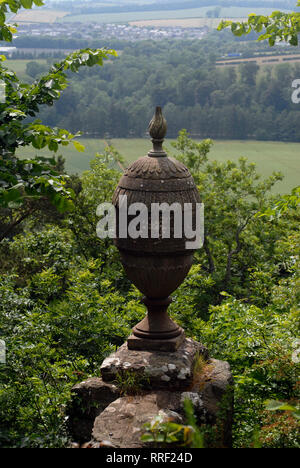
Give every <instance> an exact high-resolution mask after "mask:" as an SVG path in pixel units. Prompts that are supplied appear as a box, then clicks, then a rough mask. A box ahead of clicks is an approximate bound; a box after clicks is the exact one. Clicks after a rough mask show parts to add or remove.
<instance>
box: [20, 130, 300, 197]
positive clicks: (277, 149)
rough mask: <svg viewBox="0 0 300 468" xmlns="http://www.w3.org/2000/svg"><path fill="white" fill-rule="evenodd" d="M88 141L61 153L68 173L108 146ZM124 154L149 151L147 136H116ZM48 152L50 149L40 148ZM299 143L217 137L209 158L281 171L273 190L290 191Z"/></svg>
mask: <svg viewBox="0 0 300 468" xmlns="http://www.w3.org/2000/svg"><path fill="white" fill-rule="evenodd" d="M80 142H81V143H82V144H84V145H85V148H86V150H85V152H84V153H78V152H77V151H76V150H75V148H74V147H73V145H70V146H69V147H64V148H63V149H62V151H61V154H63V156H64V157H65V158H66V169H67V171H68V172H69V173H82V172H83V171H84V170H87V169H89V161H90V160H91V159H92V158H93V157H94V155H95V154H96V153H97V152H102V151H103V150H104V147H105V143H104V141H103V140H97V139H91V138H89V139H88V138H81V139H80ZM110 143H111V144H113V145H114V146H115V148H116V149H117V150H118V151H119V152H120V153H121V154H122V156H123V157H124V158H125V159H126V161H127V162H128V163H130V162H132V161H134V160H135V159H137V158H139V157H140V156H144V155H145V154H147V151H149V149H150V148H151V143H150V141H149V140H147V139H146V138H145V139H115V140H111V142H110ZM170 143H171V140H167V141H166V143H165V148H166V150H167V151H168V153H169V154H171V153H173V154H174V150H173V149H172V146H171V144H170ZM36 153H37V151H36V150H32V151H30V150H28V149H24V150H23V151H21V152H20V153H19V154H20V155H21V156H23V157H31V156H32V155H34V154H36ZM38 153H39V154H45V153H47V151H42V152H38ZM299 155H300V143H281V142H264V141H262V142H260V141H215V143H214V146H213V148H212V150H211V153H210V159H217V160H218V161H226V160H228V159H230V160H232V161H237V160H238V159H239V158H240V157H241V156H244V157H246V158H248V159H249V161H251V162H254V163H256V164H257V168H258V172H259V173H260V174H261V175H263V176H265V177H267V176H269V175H271V174H272V172H273V171H280V172H282V173H283V175H284V176H285V178H284V180H283V181H282V182H279V183H278V184H277V185H276V187H275V189H274V192H278V193H287V192H289V191H290V190H291V189H292V188H293V187H295V186H296V185H299V181H300V156H299Z"/></svg>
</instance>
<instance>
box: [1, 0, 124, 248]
mask: <svg viewBox="0 0 300 468" xmlns="http://www.w3.org/2000/svg"><path fill="white" fill-rule="evenodd" d="M33 5H36V6H42V5H43V2H42V1H41V0H20V1H19V0H8V1H2V2H1V4H0V39H1V40H5V41H9V42H11V40H12V33H13V32H16V30H15V28H14V27H12V26H8V25H6V24H5V13H6V12H7V11H9V10H10V11H11V12H13V13H17V11H18V10H19V9H20V8H22V7H23V8H26V9H30V8H32V6H33ZM115 55H116V52H115V51H113V50H106V49H95V50H92V49H83V50H80V51H76V52H73V53H71V54H69V55H68V56H67V57H66V59H65V60H63V61H61V62H59V63H56V64H54V65H53V66H52V67H51V69H50V71H49V72H48V73H47V74H45V75H44V76H42V77H41V78H40V79H38V80H36V81H35V82H34V83H33V84H25V83H21V82H20V80H19V79H18V78H17V76H16V74H15V73H13V72H12V71H9V70H7V69H6V68H4V67H3V66H2V63H1V62H0V78H1V80H2V82H3V83H4V84H5V102H3V103H1V104H0V124H1V125H0V208H1V207H4V208H11V207H14V208H16V207H18V206H20V205H23V204H26V205H28V203H30V202H31V200H32V199H33V200H36V199H40V198H42V197H47V198H49V199H50V200H51V202H52V203H53V204H54V205H55V206H56V207H57V208H58V209H59V210H60V211H62V212H63V211H65V210H67V209H69V208H70V207H71V206H72V203H71V198H72V192H71V191H70V190H66V189H65V187H64V184H65V178H64V177H62V176H61V175H59V174H58V173H57V172H55V171H54V170H53V168H51V165H53V163H52V160H50V159H48V160H47V159H44V160H42V158H36V159H32V160H19V159H18V158H16V156H15V153H16V150H17V149H18V148H19V147H24V146H28V145H32V146H33V147H34V148H36V149H37V150H40V149H42V148H45V147H48V149H49V151H50V152H54V153H56V152H57V151H58V148H59V145H63V146H65V145H68V144H69V143H70V142H72V141H73V142H74V146H75V148H76V149H78V150H79V151H81V150H82V147H81V145H80V144H79V143H78V142H76V141H74V138H75V137H76V136H78V135H79V134H76V135H73V134H71V133H70V132H68V131H66V130H62V129H58V128H56V127H55V128H51V127H49V126H45V125H42V123H41V121H40V120H35V121H32V118H33V117H35V116H36V114H37V113H38V112H39V110H40V106H42V105H48V106H52V105H53V103H54V101H56V100H57V99H59V98H60V96H61V92H62V91H63V90H64V89H65V88H66V87H67V85H68V81H67V72H68V70H70V71H72V72H78V70H79V68H80V67H83V66H87V67H92V66H94V65H103V60H105V59H107V58H108V57H109V56H115ZM1 61H2V59H1ZM24 121H25V122H24ZM4 234H6V232H5V233H4ZM0 240H2V238H1V237H0Z"/></svg>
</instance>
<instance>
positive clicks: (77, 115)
mask: <svg viewBox="0 0 300 468" xmlns="http://www.w3.org/2000/svg"><path fill="white" fill-rule="evenodd" d="M209 44H210V43H209V41H201V43H199V41H190V42H175V43H174V42H173V43H170V42H160V43H159V47H158V44H157V43H153V42H144V43H143V42H140V43H134V44H127V45H126V47H125V48H124V50H123V52H122V54H121V55H120V56H119V58H118V59H115V60H114V61H112V62H111V63H107V64H106V67H104V68H103V69H101V70H93V69H90V70H82V71H80V73H79V74H77V75H75V76H72V77H71V82H72V84H71V86H70V88H69V89H67V90H66V91H65V93H64V94H63V96H62V98H61V100H60V101H59V102H57V103H56V104H55V105H54V106H53V107H52V108H47V109H44V110H42V118H43V120H44V121H45V122H47V123H48V125H59V126H62V127H63V128H68V129H70V130H71V131H73V132H75V131H77V130H79V129H80V130H82V131H83V132H85V134H87V135H91V136H97V137H105V136H109V137H127V136H132V137H141V136H144V134H145V130H146V129H145V122H147V121H148V119H149V120H150V118H151V113H152V112H153V107H154V106H156V105H161V106H163V107H164V113H165V114H166V117H167V119H168V123H169V131H168V135H169V136H170V137H176V135H177V133H178V131H179V130H180V129H181V128H186V129H187V130H188V131H189V132H190V133H191V134H192V135H194V136H195V137H199V138H205V137H211V138H215V139H261V140H282V141H300V129H299V125H298V122H299V115H300V114H299V111H300V106H297V105H295V104H293V102H292V99H291V96H292V93H293V91H294V89H293V88H292V82H293V80H294V79H295V77H300V64H294V65H292V64H282V65H279V66H276V67H273V68H270V67H264V68H261V69H260V68H259V67H258V66H257V65H256V64H255V63H246V64H244V65H240V66H239V67H237V68H233V67H224V68H216V67H215V65H214V59H215V56H214V55H213V50H214V47H215V46H214V45H213V44H210V45H209Z"/></svg>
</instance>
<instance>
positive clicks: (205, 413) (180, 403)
mask: <svg viewBox="0 0 300 468" xmlns="http://www.w3.org/2000/svg"><path fill="white" fill-rule="evenodd" d="M197 377H198V378H197ZM185 399H189V400H191V401H192V403H193V406H194V411H195V415H196V417H197V421H198V424H199V425H201V424H208V425H210V426H212V425H217V426H218V430H217V435H216V438H215V441H214V443H215V445H216V446H219V447H231V426H232V413H233V406H232V376H231V373H230V367H229V364H228V363H227V362H223V361H217V360H215V359H211V360H210V361H209V362H208V364H207V365H205V366H204V368H203V369H202V372H201V374H200V375H199V376H195V381H194V382H193V384H192V386H191V387H190V388H189V389H187V390H186V391H183V392H182V391H167V390H158V391H156V392H150V393H148V394H146V395H143V396H134V397H123V398H119V399H118V400H116V401H114V402H113V403H112V404H110V405H109V406H108V407H107V408H106V409H105V411H103V412H102V413H101V414H100V415H99V416H98V417H97V418H96V420H95V424H94V428H93V438H94V439H95V440H96V441H98V442H101V441H103V440H106V441H109V442H111V443H112V444H114V445H115V446H116V447H118V448H141V447H143V446H144V444H143V443H142V442H141V440H140V439H141V435H142V432H143V425H144V424H145V423H147V422H150V421H151V420H152V419H153V418H154V417H155V416H157V415H158V414H160V415H162V416H163V420H173V421H175V422H178V423H184V420H185V412H184V401H185Z"/></svg>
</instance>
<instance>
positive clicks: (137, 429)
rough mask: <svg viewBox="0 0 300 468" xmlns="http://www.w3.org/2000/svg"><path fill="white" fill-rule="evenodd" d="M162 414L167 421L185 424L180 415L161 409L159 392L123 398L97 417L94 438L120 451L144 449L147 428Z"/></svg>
mask: <svg viewBox="0 0 300 468" xmlns="http://www.w3.org/2000/svg"><path fill="white" fill-rule="evenodd" d="M158 414H159V415H161V416H162V420H163V421H169V420H172V421H174V422H178V423H181V422H183V420H182V417H181V416H180V415H179V414H178V413H176V412H174V411H172V410H169V409H168V408H160V406H159V403H158V398H157V394H156V393H149V394H147V395H144V396H135V397H123V398H119V399H118V400H116V401H114V402H113V403H111V404H110V405H109V406H108V407H107V408H106V409H105V410H104V411H103V412H102V413H101V414H100V415H99V416H98V417H97V418H96V420H95V424H94V428H93V438H94V439H95V440H96V441H98V442H100V441H103V440H106V441H107V442H110V443H112V444H113V445H114V446H116V447H117V448H142V447H144V444H143V442H142V441H141V435H142V433H143V431H144V428H143V426H144V424H145V423H147V422H150V421H151V420H152V419H153V418H154V417H156V416H157V415H158Z"/></svg>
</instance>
